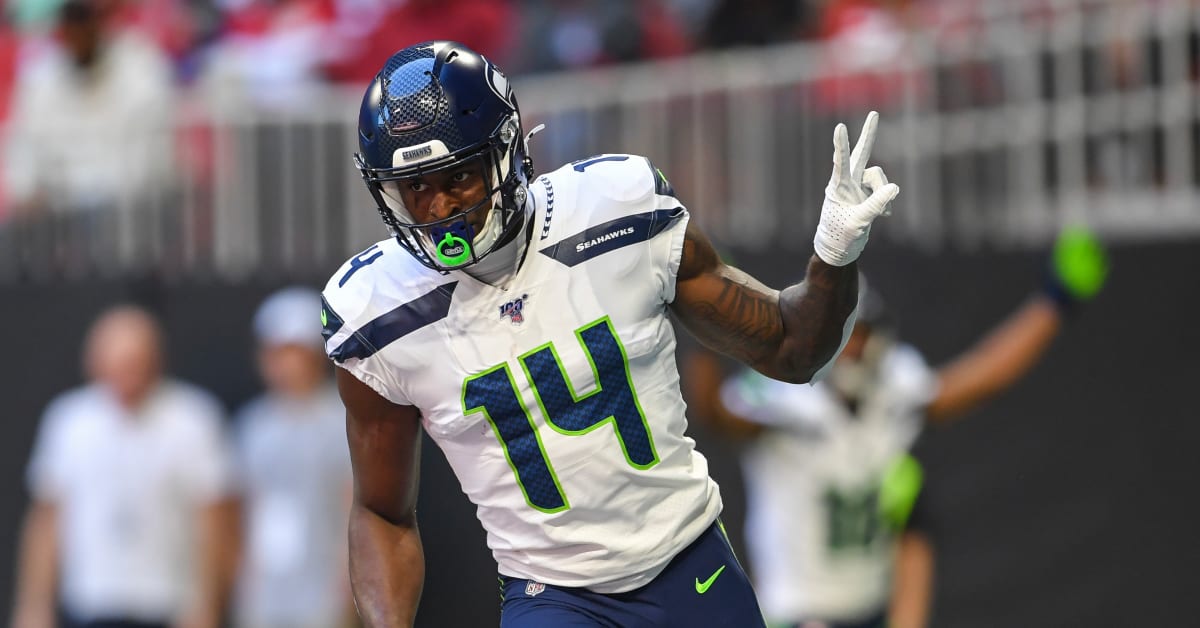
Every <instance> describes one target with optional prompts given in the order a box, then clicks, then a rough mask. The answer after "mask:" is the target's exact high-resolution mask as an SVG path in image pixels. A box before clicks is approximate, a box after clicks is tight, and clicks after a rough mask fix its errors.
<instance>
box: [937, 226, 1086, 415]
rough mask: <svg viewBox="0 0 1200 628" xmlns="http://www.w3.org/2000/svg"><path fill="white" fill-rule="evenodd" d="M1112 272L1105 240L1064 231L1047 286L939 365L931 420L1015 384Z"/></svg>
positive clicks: (961, 411) (959, 412) (956, 412)
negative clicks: (1102, 242)
mask: <svg viewBox="0 0 1200 628" xmlns="http://www.w3.org/2000/svg"><path fill="white" fill-rule="evenodd" d="M1107 273H1108V259H1107V255H1106V254H1105V252H1104V249H1103V247H1102V246H1101V245H1100V243H1099V242H1097V241H1096V239H1095V238H1094V237H1092V235H1091V234H1090V233H1088V232H1087V231H1085V230H1083V229H1079V228H1075V229H1068V230H1065V231H1064V232H1063V233H1062V234H1061V235H1060V236H1059V238H1058V241H1057V243H1056V244H1055V249H1054V255H1053V256H1052V262H1051V266H1050V273H1049V276H1048V278H1047V282H1046V289H1045V290H1043V291H1042V292H1041V293H1039V294H1038V295H1036V296H1034V297H1033V298H1032V299H1030V300H1029V302H1027V303H1026V304H1025V305H1023V306H1022V307H1020V308H1019V309H1017V311H1016V312H1014V313H1013V314H1011V315H1010V316H1009V317H1008V318H1007V319H1005V320H1004V321H1003V322H1001V323H1000V325H998V326H997V327H996V328H995V329H994V330H993V331H992V332H991V333H989V334H988V335H987V336H985V337H984V338H983V339H982V340H980V341H979V342H978V343H977V344H975V346H973V347H971V348H970V349H969V350H967V351H966V352H964V353H963V354H962V355H960V356H959V357H957V358H955V359H954V360H952V361H951V362H950V363H948V364H946V365H945V366H943V367H942V368H940V369H938V373H937V377H938V392H937V396H936V397H935V398H934V399H933V401H932V402H930V404H929V406H928V408H926V412H925V414H926V416H927V417H928V419H929V420H930V421H932V422H935V423H936V422H946V421H949V420H952V419H955V418H957V417H959V416H961V415H963V414H964V413H966V412H968V411H970V410H972V409H974V408H975V407H977V406H979V405H980V404H982V403H983V402H985V401H987V400H988V399H991V398H992V397H994V396H995V395H997V394H999V393H1001V392H1003V391H1005V390H1007V389H1008V388H1009V387H1011V386H1012V385H1013V384H1014V383H1016V381H1017V380H1018V379H1020V378H1021V376H1023V375H1024V374H1025V373H1027V372H1028V371H1029V369H1031V368H1033V365H1035V364H1037V362H1038V360H1040V359H1041V357H1042V355H1043V354H1044V353H1045V352H1046V349H1047V348H1048V347H1049V346H1050V341H1052V340H1054V337H1055V336H1057V335H1058V331H1059V328H1060V327H1061V326H1062V321H1063V314H1064V313H1065V312H1069V311H1071V310H1072V309H1074V308H1075V307H1077V306H1078V304H1079V303H1080V302H1082V301H1086V300H1088V299H1091V298H1092V297H1093V296H1095V295H1096V293H1097V292H1099V290H1100V288H1101V287H1103V285H1104V281H1105V277H1106V276H1107Z"/></svg>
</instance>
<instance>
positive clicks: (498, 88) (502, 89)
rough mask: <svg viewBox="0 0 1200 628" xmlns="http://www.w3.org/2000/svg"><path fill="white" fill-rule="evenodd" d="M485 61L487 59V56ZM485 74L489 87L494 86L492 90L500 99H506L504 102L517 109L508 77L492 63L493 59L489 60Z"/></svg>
mask: <svg viewBox="0 0 1200 628" xmlns="http://www.w3.org/2000/svg"><path fill="white" fill-rule="evenodd" d="M484 61H487V58H486V57H485V58H484ZM484 74H485V75H486V76H487V84H488V87H490V88H492V92H493V93H494V94H496V95H497V96H499V97H500V100H503V101H504V104H506V105H508V106H509V107H511V108H513V109H516V106H515V105H513V102H512V89H510V88H509V85H508V77H506V76H504V73H503V72H501V71H500V70H499V69H498V68H496V66H494V65H492V62H491V61H487V71H486V72H484Z"/></svg>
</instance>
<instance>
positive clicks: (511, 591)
mask: <svg viewBox="0 0 1200 628" xmlns="http://www.w3.org/2000/svg"><path fill="white" fill-rule="evenodd" d="M500 584H501V588H502V591H503V595H504V600H503V602H501V607H500V610H501V612H500V627H501V628H584V627H587V628H596V627H604V628H609V627H611V628H706V627H708V626H714V627H715V626H728V627H730V628H756V627H763V626H765V625H764V623H763V619H762V611H761V610H759V608H758V600H757V599H756V598H755V597H754V589H752V588H751V587H750V580H749V578H747V577H746V572H745V571H743V570H742V567H741V565H739V564H738V561H737V558H736V557H735V556H734V554H733V549H732V548H731V547H730V546H729V541H728V540H727V539H726V538H725V534H724V533H723V532H722V531H721V529H720V527H719V526H718V525H717V524H713V525H712V527H710V528H709V529H708V530H707V531H705V532H704V534H702V535H700V538H698V539H696V540H695V541H694V542H693V543H692V544H691V545H689V546H688V547H687V548H686V549H684V550H683V551H682V552H680V553H679V554H678V555H677V556H675V558H673V559H672V560H671V562H670V563H669V564H668V565H667V568H666V569H664V570H663V572H662V573H661V574H659V575H658V577H656V578H655V579H654V580H653V581H651V582H650V584H647V585H646V586H644V587H642V588H640V589H634V590H633V591H629V592H626V593H614V594H610V595H604V594H601V593H595V592H592V591H589V590H587V589H577V588H570V587H556V586H553V585H549V584H547V585H544V587H545V588H544V589H542V588H541V586H539V585H538V584H537V583H533V584H532V585H531V584H530V581H529V580H521V579H518V578H509V577H504V576H502V577H501V578H500ZM527 589H528V593H527V591H526V590H527Z"/></svg>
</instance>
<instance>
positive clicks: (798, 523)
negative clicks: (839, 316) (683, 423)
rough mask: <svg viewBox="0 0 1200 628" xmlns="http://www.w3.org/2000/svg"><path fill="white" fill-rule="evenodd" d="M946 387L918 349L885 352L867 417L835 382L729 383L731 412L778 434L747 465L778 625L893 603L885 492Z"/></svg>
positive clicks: (753, 451)
mask: <svg viewBox="0 0 1200 628" xmlns="http://www.w3.org/2000/svg"><path fill="white" fill-rule="evenodd" d="M935 390H936V378H935V375H934V373H932V372H931V371H930V369H929V368H928V367H927V366H926V364H925V362H924V360H923V359H922V358H921V356H920V354H919V353H917V351H916V350H915V349H913V348H912V347H910V346H908V345H893V346H892V347H891V348H890V349H889V350H888V352H887V353H886V354H885V355H884V357H883V359H882V362H881V364H880V371H879V378H878V381H877V383H876V386H875V387H873V388H872V392H871V394H870V395H869V396H868V397H867V398H866V399H864V400H863V401H862V402H861V406H860V407H859V408H858V411H857V413H856V414H851V411H850V409H849V407H848V406H847V405H846V404H845V403H844V402H842V401H841V400H839V399H838V398H837V397H836V395H835V393H834V392H833V390H832V389H831V388H830V387H829V386H827V385H825V384H824V383H818V384H816V385H814V386H808V385H796V384H788V383H785V382H780V381H776V380H773V379H769V378H767V377H765V376H763V375H760V374H758V373H756V372H754V371H750V370H746V371H745V372H744V373H742V374H740V375H738V376H737V377H734V378H731V379H730V380H729V381H727V382H726V384H725V385H724V386H723V388H722V391H721V397H722V400H723V402H724V403H725V405H726V406H727V407H728V408H729V409H730V410H732V411H733V412H734V413H735V414H737V415H739V416H742V417H744V418H746V419H749V420H752V421H755V422H758V423H761V424H764V425H767V426H769V427H770V428H772V429H768V430H766V431H764V432H763V433H762V435H761V436H760V437H759V438H758V439H756V440H755V441H754V442H753V443H752V444H751V445H750V447H749V448H748V449H747V451H746V452H745V453H744V454H743V457H742V466H743V474H744V476H745V481H746V488H747V496H746V497H747V514H746V545H747V550H748V552H749V555H750V559H751V567H752V569H753V575H754V582H755V589H756V590H757V591H758V594H759V601H760V602H761V604H762V608H763V611H764V613H765V614H766V616H767V618H768V619H770V620H772V621H778V622H783V623H788V622H798V621H802V620H806V619H822V620H834V621H853V620H857V619H864V618H866V617H868V616H870V615H872V614H874V613H878V612H880V611H882V610H883V609H884V608H885V607H886V605H887V600H888V596H889V594H890V577H891V561H892V539H891V535H890V533H889V530H888V529H887V526H886V524H885V523H884V520H883V517H882V516H881V515H880V512H879V499H878V497H879V489H880V486H881V484H882V481H883V477H884V475H885V473H886V471H887V469H888V466H889V465H890V464H891V463H892V462H893V461H895V460H896V459H897V458H898V457H899V456H901V455H902V454H904V453H905V452H906V451H907V449H908V447H909V446H910V445H911V444H912V441H913V440H914V439H915V438H916V436H917V434H918V432H919V430H920V427H921V423H922V421H923V418H924V414H923V412H924V408H925V406H926V405H927V404H928V403H929V401H930V400H931V399H932V398H933V395H934V393H935Z"/></svg>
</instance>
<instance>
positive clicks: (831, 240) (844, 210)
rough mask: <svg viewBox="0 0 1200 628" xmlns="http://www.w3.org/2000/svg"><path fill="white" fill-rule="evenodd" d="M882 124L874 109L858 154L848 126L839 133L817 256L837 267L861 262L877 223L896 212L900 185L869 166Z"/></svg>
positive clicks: (815, 240)
mask: <svg viewBox="0 0 1200 628" xmlns="http://www.w3.org/2000/svg"><path fill="white" fill-rule="evenodd" d="M878 124H879V114H878V113H876V112H874V111H872V112H871V113H870V114H868V115H867V121H866V123H864V124H863V130H862V134H861V135H859V136H858V143H857V144H855V145H854V152H850V143H849V141H848V140H847V137H846V125H844V124H841V123H839V124H838V125H837V127H836V128H835V129H834V130H833V176H831V177H830V178H829V185H827V186H825V203H824V204H823V205H821V222H820V224H818V225H817V235H816V236H815V237H814V238H813V248H814V249H815V250H816V253H817V255H818V256H819V257H820V258H821V260H822V261H824V262H825V263H826V264H829V265H831V266H845V265H846V264H849V263H850V262H853V261H854V260H856V259H858V256H859V255H860V254H861V253H862V250H863V247H865V246H866V245H867V238H868V237H869V236H870V235H871V221H873V220H875V219H876V218H877V217H879V216H880V215H887V214H890V213H891V210H889V209H888V203H890V202H891V201H892V199H894V198H896V195H897V194H899V193H900V187H899V186H897V185H896V184H895V183H888V180H887V177H886V176H885V175H884V174H883V170H882V169H881V168H879V167H878V166H876V167H873V168H869V169H868V168H866V165H867V159H869V158H870V156H871V146H872V145H874V144H875V127H876V126H878ZM847 154H849V159H847V157H846V156H847Z"/></svg>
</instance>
